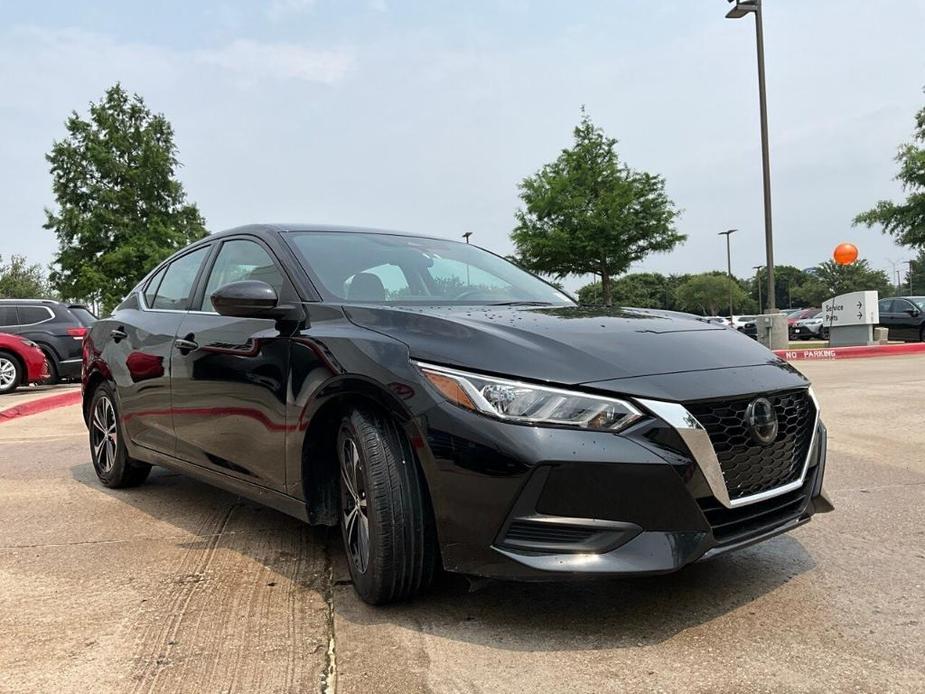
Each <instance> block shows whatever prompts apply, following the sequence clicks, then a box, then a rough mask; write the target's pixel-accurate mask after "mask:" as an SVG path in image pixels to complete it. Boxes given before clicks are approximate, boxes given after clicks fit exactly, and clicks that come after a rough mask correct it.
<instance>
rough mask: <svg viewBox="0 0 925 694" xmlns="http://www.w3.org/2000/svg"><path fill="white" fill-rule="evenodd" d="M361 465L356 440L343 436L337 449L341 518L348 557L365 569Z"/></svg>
mask: <svg viewBox="0 0 925 694" xmlns="http://www.w3.org/2000/svg"><path fill="white" fill-rule="evenodd" d="M362 466H363V463H362V460H361V459H360V451H359V449H358V448H357V445H356V442H355V441H354V440H353V439H352V438H351V437H349V436H348V437H346V438H345V439H344V441H343V445H342V447H341V451H340V474H341V479H342V480H343V485H342V493H341V509H342V510H341V515H342V518H341V522H342V523H343V526H344V538H345V540H346V544H347V551H348V552H349V553H350V559H351V560H352V561H353V565H354V566H355V567H356V569H357V570H358V571H359V572H360V573H366V567H367V566H369V515H368V506H367V500H366V483H365V477H364V475H363V471H362Z"/></svg>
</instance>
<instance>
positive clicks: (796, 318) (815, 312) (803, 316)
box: [787, 308, 822, 340]
mask: <svg viewBox="0 0 925 694" xmlns="http://www.w3.org/2000/svg"><path fill="white" fill-rule="evenodd" d="M821 314H822V309H821V308H804V309H803V310H802V311H799V312H796V313H793V314H791V315H789V316H788V317H787V330H788V333H789V336H790V339H791V340H795V339H798V337H799V336H798V335H797V334H796V333H795V328H796V326H797V324H798V323H800V322H801V321H804V320H807V319H810V318H816V317H817V316H820V315H821ZM803 332H804V333H805V331H803Z"/></svg>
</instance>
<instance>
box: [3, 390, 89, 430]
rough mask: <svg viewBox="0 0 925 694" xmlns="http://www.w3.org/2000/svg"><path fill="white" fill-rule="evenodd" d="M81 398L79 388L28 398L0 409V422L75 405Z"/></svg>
mask: <svg viewBox="0 0 925 694" xmlns="http://www.w3.org/2000/svg"><path fill="white" fill-rule="evenodd" d="M82 398H83V396H82V395H81V392H80V391H79V390H74V391H71V392H69V393H61V394H60V395H49V396H48V397H47V398H39V399H38V400H30V401H29V402H24V403H22V404H21V405H14V406H13V407H8V408H6V409H5V410H0V423H3V422H8V421H10V420H11V419H18V418H19V417H25V416H27V415H30V414H39V413H40V412H47V411H48V410H55V409H57V408H59V407H68V406H69V405H77V404H78V403H80V401H81V399H82Z"/></svg>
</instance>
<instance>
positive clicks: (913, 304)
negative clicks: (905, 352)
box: [878, 296, 925, 342]
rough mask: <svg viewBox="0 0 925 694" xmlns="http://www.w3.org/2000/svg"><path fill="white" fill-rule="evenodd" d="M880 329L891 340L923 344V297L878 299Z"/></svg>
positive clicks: (924, 325) (924, 297)
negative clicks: (885, 331) (883, 330)
mask: <svg viewBox="0 0 925 694" xmlns="http://www.w3.org/2000/svg"><path fill="white" fill-rule="evenodd" d="M878 308H879V309H880V323H879V325H880V326H881V327H884V328H887V330H889V338H890V339H891V340H905V341H912V342H925V296H894V297H889V298H886V299H880V302H879V307H878Z"/></svg>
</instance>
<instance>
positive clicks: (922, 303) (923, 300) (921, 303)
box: [909, 296, 925, 311]
mask: <svg viewBox="0 0 925 694" xmlns="http://www.w3.org/2000/svg"><path fill="white" fill-rule="evenodd" d="M909 301H911V302H912V303H913V304H915V305H916V306H917V307H918V309H919V310H920V311H925V296H910V297H909Z"/></svg>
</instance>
